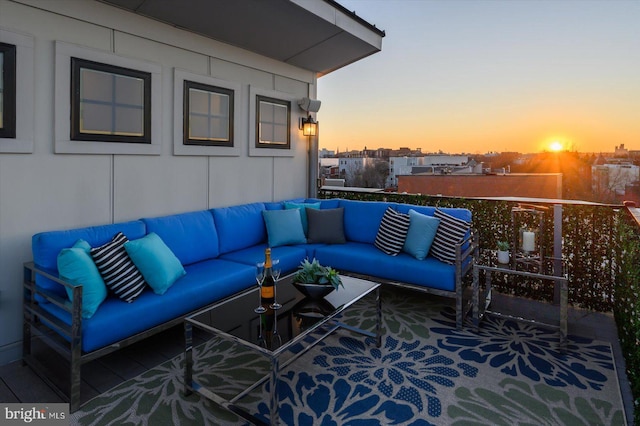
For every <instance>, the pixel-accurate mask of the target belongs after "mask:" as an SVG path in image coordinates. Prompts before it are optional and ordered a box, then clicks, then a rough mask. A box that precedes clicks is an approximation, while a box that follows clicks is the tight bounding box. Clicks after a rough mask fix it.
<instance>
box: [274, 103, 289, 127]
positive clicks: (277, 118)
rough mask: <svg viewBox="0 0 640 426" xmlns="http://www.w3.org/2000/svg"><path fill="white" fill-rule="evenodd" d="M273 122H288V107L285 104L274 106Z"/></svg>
mask: <svg viewBox="0 0 640 426" xmlns="http://www.w3.org/2000/svg"><path fill="white" fill-rule="evenodd" d="M273 122H274V123H278V124H286V123H287V107H285V106H284V105H274V106H273Z"/></svg>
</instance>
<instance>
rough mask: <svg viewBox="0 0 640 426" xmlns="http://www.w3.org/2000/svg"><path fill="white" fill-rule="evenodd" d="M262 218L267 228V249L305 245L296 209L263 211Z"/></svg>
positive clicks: (298, 213) (305, 239) (300, 221)
mask: <svg viewBox="0 0 640 426" xmlns="http://www.w3.org/2000/svg"><path fill="white" fill-rule="evenodd" d="M262 217H264V223H265V225H266V226H267V236H268V238H269V247H278V246H286V245H289V244H306V242H307V237H305V235H304V230H303V229H302V219H301V217H300V212H299V210H298V209H294V210H263V211H262Z"/></svg>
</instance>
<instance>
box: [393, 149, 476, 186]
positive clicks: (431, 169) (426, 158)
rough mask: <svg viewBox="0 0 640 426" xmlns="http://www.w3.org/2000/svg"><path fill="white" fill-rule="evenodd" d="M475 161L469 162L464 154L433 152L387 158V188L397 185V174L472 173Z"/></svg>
mask: <svg viewBox="0 0 640 426" xmlns="http://www.w3.org/2000/svg"><path fill="white" fill-rule="evenodd" d="M474 166H475V162H473V163H470V162H469V157H468V156H466V155H448V154H433V155H423V156H420V157H416V156H403V157H391V158H389V176H388V177H387V188H389V187H396V186H398V176H401V175H415V174H419V173H431V174H436V173H437V174H447V173H448V174H450V173H473V172H474V168H473V167H474Z"/></svg>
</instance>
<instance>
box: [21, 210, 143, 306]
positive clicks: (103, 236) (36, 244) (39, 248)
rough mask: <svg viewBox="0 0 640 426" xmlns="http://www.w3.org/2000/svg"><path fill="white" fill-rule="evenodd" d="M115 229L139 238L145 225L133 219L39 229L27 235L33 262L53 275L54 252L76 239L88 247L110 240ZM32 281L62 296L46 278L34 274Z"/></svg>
mask: <svg viewBox="0 0 640 426" xmlns="http://www.w3.org/2000/svg"><path fill="white" fill-rule="evenodd" d="M118 232H122V233H123V234H125V235H126V236H127V238H129V239H131V240H133V239H136V238H140V237H143V236H144V235H145V234H146V228H145V225H144V222H142V221H140V220H136V221H131V222H122V223H114V224H109V225H101V226H90V227H87V228H77V229H70V230H66V231H48V232H40V233H38V234H36V235H34V236H33V237H32V238H31V251H32V252H33V262H34V263H35V264H36V265H38V266H40V267H42V268H45V269H47V270H49V271H50V272H51V273H53V274H54V275H56V274H57V273H58V264H57V263H58V254H59V253H60V251H61V250H62V249H63V248H68V247H72V246H73V245H74V244H75V243H76V241H78V240H80V239H82V240H85V241H86V242H87V243H89V245H90V246H91V247H98V246H101V245H103V244H105V243H106V242H108V241H111V239H112V238H113V236H114V235H115V234H117V233H118ZM36 284H37V285H38V286H39V287H41V288H44V289H47V290H51V291H54V292H56V293H58V294H59V295H60V296H65V297H66V291H65V289H64V288H63V287H62V286H61V285H60V284H58V283H56V282H54V281H51V280H50V279H48V278H45V277H42V276H39V275H37V276H36Z"/></svg>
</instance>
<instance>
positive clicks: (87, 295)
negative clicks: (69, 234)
mask: <svg viewBox="0 0 640 426" xmlns="http://www.w3.org/2000/svg"><path fill="white" fill-rule="evenodd" d="M90 250H91V246H90V245H89V243H88V242H86V241H84V240H78V241H76V243H75V244H74V245H73V247H71V248H65V249H62V250H61V251H60V253H59V254H58V274H59V275H60V278H61V279H63V280H64V281H67V282H69V283H71V284H75V285H79V284H82V313H81V315H82V318H91V317H92V316H93V314H95V313H96V311H97V310H98V308H99V307H100V304H101V303H102V302H104V299H106V298H107V286H106V285H105V284H104V280H103V279H102V276H101V275H100V271H98V267H97V266H96V264H95V262H94V261H93V258H92V257H91V254H90V253H89V251H90ZM65 290H66V291H67V296H69V300H71V301H73V292H72V290H71V289H70V288H68V287H65Z"/></svg>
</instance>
